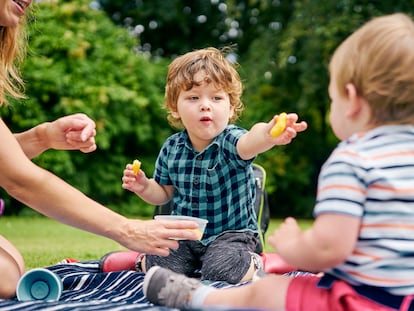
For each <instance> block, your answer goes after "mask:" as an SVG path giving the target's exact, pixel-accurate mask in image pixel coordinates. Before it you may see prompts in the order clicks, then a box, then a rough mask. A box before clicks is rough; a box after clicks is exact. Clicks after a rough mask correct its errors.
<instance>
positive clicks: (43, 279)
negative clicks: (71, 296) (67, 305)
mask: <svg viewBox="0 0 414 311" xmlns="http://www.w3.org/2000/svg"><path fill="white" fill-rule="evenodd" d="M62 290H63V284H62V280H61V279H60V277H59V276H57V275H56V274H55V273H53V272H52V271H50V270H47V269H42V268H38V269H33V270H30V271H28V272H26V273H25V274H24V275H23V276H22V277H21V278H20V280H19V282H18V283H17V289H16V294H17V299H18V300H19V301H30V300H46V301H56V300H59V299H60V295H61V294H62Z"/></svg>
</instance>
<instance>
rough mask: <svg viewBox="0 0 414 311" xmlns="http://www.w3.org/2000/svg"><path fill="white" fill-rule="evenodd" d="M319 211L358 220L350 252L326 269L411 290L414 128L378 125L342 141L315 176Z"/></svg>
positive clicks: (369, 282)
mask: <svg viewBox="0 0 414 311" xmlns="http://www.w3.org/2000/svg"><path fill="white" fill-rule="evenodd" d="M323 213H337V214H338V213H339V214H344V215H350V216H354V217H358V218H360V219H361V228H360V233H359V238H358V241H357V244H356V247H355V250H354V252H353V254H352V255H350V256H349V257H348V258H347V260H346V262H345V263H343V264H341V265H339V266H337V267H335V268H333V269H331V270H329V271H326V272H327V273H330V274H333V275H335V276H336V277H339V278H341V279H344V280H346V281H348V282H350V283H351V284H354V285H359V284H365V285H371V286H376V287H382V288H384V289H385V290H387V291H389V292H391V293H393V294H398V295H406V294H413V293H414V126H410V125H387V126H381V127H378V128H375V129H373V130H371V131H369V132H366V133H363V134H358V135H354V136H352V137H351V138H350V139H348V140H347V141H344V142H342V143H340V144H339V145H338V147H337V148H336V149H335V150H334V152H333V153H332V155H331V156H330V158H329V159H328V161H327V162H326V163H325V164H324V166H323V167H322V170H321V174H320V176H319V182H318V195H317V203H316V206H315V210H314V215H315V216H318V215H320V214H323ZM344 234H346V233H344Z"/></svg>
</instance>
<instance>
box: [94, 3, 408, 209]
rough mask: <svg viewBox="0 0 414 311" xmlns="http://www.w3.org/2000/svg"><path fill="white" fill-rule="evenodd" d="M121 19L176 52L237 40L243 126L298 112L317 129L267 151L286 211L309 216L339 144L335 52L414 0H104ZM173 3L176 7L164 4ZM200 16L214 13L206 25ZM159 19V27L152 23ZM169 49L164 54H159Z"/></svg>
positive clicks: (271, 179)
mask: <svg viewBox="0 0 414 311" xmlns="http://www.w3.org/2000/svg"><path fill="white" fill-rule="evenodd" d="M100 3H101V4H102V6H103V8H104V9H105V10H106V11H107V12H108V13H109V15H110V16H111V17H112V20H113V21H114V22H116V23H118V24H120V25H123V26H127V27H128V28H129V29H134V28H135V27H137V26H138V29H140V32H139V33H137V34H136V35H137V37H138V38H140V39H141V42H142V43H143V44H141V48H142V49H145V45H144V43H145V44H146V46H147V47H150V48H148V49H147V50H148V51H151V52H152V53H153V55H159V54H162V55H164V56H166V57H174V56H175V55H176V54H181V53H185V52H187V51H189V50H192V49H194V48H200V47H204V46H206V45H214V46H216V47H220V46H222V45H229V44H236V53H237V54H238V61H239V63H240V64H241V67H240V74H241V76H242V77H243V80H244V84H245V92H244V96H243V101H244V102H245V104H246V110H245V112H244V113H243V116H242V118H241V120H240V121H239V124H240V125H242V126H244V127H246V128H249V127H250V126H251V125H252V124H253V123H254V122H257V121H260V120H270V118H272V116H273V115H274V114H276V113H279V112H281V111H287V112H297V113H298V114H299V115H300V117H301V119H303V120H306V121H307V122H308V124H309V129H308V130H307V132H306V133H301V134H299V135H298V138H297V139H296V140H295V141H294V142H293V143H292V144H290V145H288V146H285V147H276V148H274V149H272V150H271V151H268V152H267V153H265V154H263V155H260V156H259V157H258V159H257V162H259V163H261V164H262V165H263V166H264V167H265V168H266V170H267V173H268V190H269V193H270V196H269V200H270V204H271V207H272V210H273V211H274V212H275V213H276V214H277V215H278V216H282V215H283V216H284V215H296V216H301V217H308V216H310V213H311V211H312V207H313V204H314V198H315V190H316V189H315V186H316V181H317V175H318V172H319V169H320V166H321V164H322V163H323V162H324V161H325V160H326V158H327V157H328V155H329V153H330V152H331V151H332V149H333V148H334V147H335V145H336V144H337V142H338V141H337V139H336V138H335V137H334V136H333V134H332V132H331V130H330V128H329V123H328V111H329V98H328V95H327V87H328V82H329V81H328V79H329V78H328V71H327V65H328V62H329V58H330V55H331V54H332V52H333V51H334V49H335V48H336V46H337V45H338V44H339V43H340V42H341V41H342V40H343V39H344V38H345V37H346V36H348V35H349V34H350V33H351V32H352V31H353V30H355V29H356V28H357V27H359V26H360V25H361V24H362V23H364V22H365V21H367V20H369V19H370V18H371V17H374V16H378V15H382V14H389V13H393V12H406V13H414V1H413V0H408V1H407V0H400V1H379V0H371V1H369V0H327V1H319V0H312V1H309V0H296V1H279V0H227V1H224V0H211V1H207V0H174V1H165V2H164V1H161V0H159V1H146V0H140V1H135V2H131V1H128V0H118V1H112V0H100ZM167 6H168V7H169V9H168V12H167V11H165V10H164V9H165V8H166V7H167ZM199 16H207V17H208V19H207V22H205V23H201V22H200V20H199V19H198V17H199ZM151 24H153V25H157V27H153V28H151V27H150V25H151ZM159 51H161V53H159Z"/></svg>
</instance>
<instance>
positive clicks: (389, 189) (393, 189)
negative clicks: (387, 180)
mask: <svg viewBox="0 0 414 311" xmlns="http://www.w3.org/2000/svg"><path fill="white" fill-rule="evenodd" d="M370 188H372V189H379V190H384V191H392V192H395V193H408V194H409V193H414V188H406V189H400V188H399V189H396V188H394V187H386V186H383V185H372V186H370Z"/></svg>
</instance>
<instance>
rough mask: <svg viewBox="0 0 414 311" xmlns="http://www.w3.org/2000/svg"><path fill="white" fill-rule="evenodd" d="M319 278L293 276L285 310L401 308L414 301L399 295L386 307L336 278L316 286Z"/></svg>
mask: <svg viewBox="0 0 414 311" xmlns="http://www.w3.org/2000/svg"><path fill="white" fill-rule="evenodd" d="M320 280H321V279H320V278H319V277H316V276H298V277H295V278H293V279H292V281H291V282H290V285H289V288H288V292H287V298H286V299H287V300H286V311H302V310H306V311H321V310H323V311H331V310H332V311H334V310H335V311H362V310H364V311H371V310H375V311H391V310H394V311H395V310H401V311H403V310H404V311H405V310H413V309H412V308H414V306H411V307H410V305H414V303H412V302H413V301H414V297H413V296H406V297H402V301H401V305H400V306H399V307H397V308H394V307H388V306H385V305H382V304H380V303H377V302H375V301H374V300H371V299H370V298H367V297H366V296H363V295H361V294H359V293H358V292H357V291H356V290H355V289H354V288H353V287H352V286H350V285H349V284H348V283H345V282H344V281H341V280H336V281H335V282H333V283H332V285H331V286H330V287H329V288H326V287H320V286H318V283H319V282H320ZM388 295H389V294H388ZM390 296H392V295H390ZM393 297H396V296H393ZM397 297H398V296H397ZM398 298H400V297H398Z"/></svg>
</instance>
